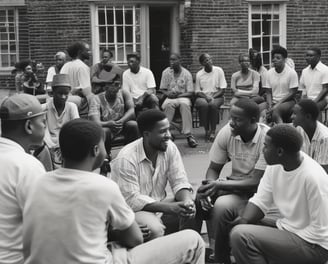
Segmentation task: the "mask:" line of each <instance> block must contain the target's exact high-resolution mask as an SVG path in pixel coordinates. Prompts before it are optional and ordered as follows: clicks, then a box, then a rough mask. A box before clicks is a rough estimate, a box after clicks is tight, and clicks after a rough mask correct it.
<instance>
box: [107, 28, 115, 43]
mask: <svg viewBox="0 0 328 264" xmlns="http://www.w3.org/2000/svg"><path fill="white" fill-rule="evenodd" d="M107 32H108V33H107V34H108V35H107V36H108V43H114V27H107Z"/></svg>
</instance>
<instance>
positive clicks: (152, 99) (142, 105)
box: [122, 52, 159, 114]
mask: <svg viewBox="0 0 328 264" xmlns="http://www.w3.org/2000/svg"><path fill="white" fill-rule="evenodd" d="M140 60H141V57H140V55H139V53H136V52H135V53H130V54H128V55H127V61H128V66H129V69H127V70H125V71H124V72H123V85H122V89H124V90H126V91H128V92H129V93H130V94H131V96H132V98H133V101H134V104H135V108H136V113H137V114H138V113H139V112H140V111H142V110H145V109H152V108H156V109H158V108H159V107H158V99H157V97H156V95H155V93H156V83H155V78H154V75H153V73H152V72H151V70H149V69H147V68H145V67H142V66H141V65H140Z"/></svg>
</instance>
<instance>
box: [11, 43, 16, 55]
mask: <svg viewBox="0 0 328 264" xmlns="http://www.w3.org/2000/svg"><path fill="white" fill-rule="evenodd" d="M10 53H16V43H15V42H10Z"/></svg>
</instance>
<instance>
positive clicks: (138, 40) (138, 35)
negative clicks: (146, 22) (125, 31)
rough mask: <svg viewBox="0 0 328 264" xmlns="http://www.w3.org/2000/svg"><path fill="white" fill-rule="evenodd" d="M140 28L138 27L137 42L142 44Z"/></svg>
mask: <svg viewBox="0 0 328 264" xmlns="http://www.w3.org/2000/svg"><path fill="white" fill-rule="evenodd" d="M140 35H141V34H140V27H136V42H137V43H139V42H140Z"/></svg>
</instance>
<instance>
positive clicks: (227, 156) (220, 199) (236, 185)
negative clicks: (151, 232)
mask: <svg viewBox="0 0 328 264" xmlns="http://www.w3.org/2000/svg"><path fill="white" fill-rule="evenodd" d="M230 116H231V121H230V123H229V124H227V125H225V126H224V127H223V128H222V129H221V130H220V131H219V133H218V134H217V136H216V138H215V141H214V143H213V145H212V148H211V150H210V154H209V155H210V166H209V168H208V169H207V172H206V180H205V181H203V185H202V186H201V187H200V188H199V189H198V191H197V200H196V205H197V215H196V220H197V222H199V223H198V231H200V227H201V223H202V220H204V219H205V220H210V221H209V223H208V226H209V229H210V230H211V231H210V232H209V235H210V239H211V238H212V239H213V238H214V239H215V261H217V262H223V263H227V264H228V263H230V246H229V233H230V231H231V227H230V225H228V223H229V221H232V220H233V219H234V218H235V217H236V215H238V212H239V211H240V210H242V209H243V208H244V206H245V205H246V203H247V201H248V199H249V198H250V197H251V196H252V195H253V194H254V192H255V191H256V188H257V186H258V184H259V182H260V179H261V177H262V175H263V173H264V170H265V167H266V163H265V161H264V158H263V155H262V152H261V151H262V148H263V142H264V137H265V135H266V132H267V131H268V129H269V128H268V127H267V126H266V125H265V124H262V123H258V120H259V116H260V109H259V106H258V105H257V104H256V103H255V102H254V101H252V100H250V99H240V100H238V101H237V102H236V103H235V104H233V105H232V106H231V110H230ZM229 160H230V161H231V162H232V173H231V175H230V176H228V177H227V178H226V179H222V178H219V176H220V173H221V170H222V168H223V166H224V165H225V164H226V163H227V162H228V161H229Z"/></svg>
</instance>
